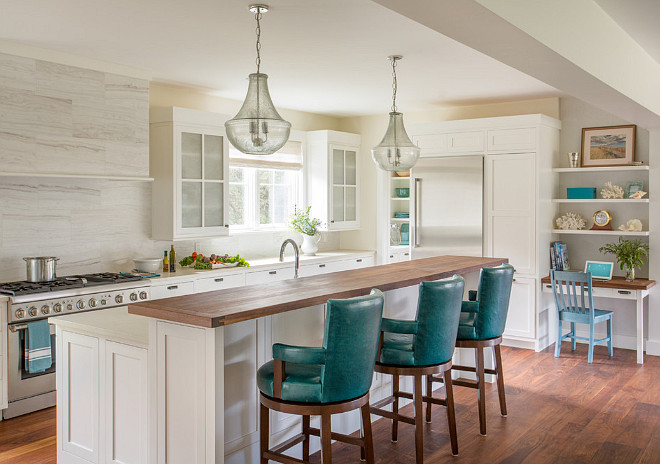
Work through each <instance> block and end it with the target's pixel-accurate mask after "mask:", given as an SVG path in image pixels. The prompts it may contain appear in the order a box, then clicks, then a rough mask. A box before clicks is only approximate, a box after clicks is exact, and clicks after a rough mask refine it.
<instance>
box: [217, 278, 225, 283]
mask: <svg viewBox="0 0 660 464" xmlns="http://www.w3.org/2000/svg"><path fill="white" fill-rule="evenodd" d="M223 280H225V278H224V277H218V278H217V279H215V281H216V282H222V281H223Z"/></svg>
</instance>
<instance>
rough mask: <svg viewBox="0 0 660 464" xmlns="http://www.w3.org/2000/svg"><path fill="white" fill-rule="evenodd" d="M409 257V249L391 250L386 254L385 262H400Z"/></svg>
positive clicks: (407, 259)
mask: <svg viewBox="0 0 660 464" xmlns="http://www.w3.org/2000/svg"><path fill="white" fill-rule="evenodd" d="M410 259H411V258H410V251H393V252H390V254H389V255H388V256H387V263H401V262H403V261H410Z"/></svg>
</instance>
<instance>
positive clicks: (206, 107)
mask: <svg viewBox="0 0 660 464" xmlns="http://www.w3.org/2000/svg"><path fill="white" fill-rule="evenodd" d="M246 90H247V88H246ZM242 104H243V102H242V101H236V100H229V99H227V98H221V97H217V96H215V95H212V94H210V93H208V92H205V91H203V90H201V89H192V88H189V87H181V86H175V85H169V84H161V83H158V82H152V83H151V86H150V88H149V107H168V106H179V107H182V108H191V109H194V110H201V111H212V112H215V113H221V114H226V115H229V116H230V117H233V116H234V115H235V114H236V113H238V110H239V109H240V108H241V105H242ZM277 111H278V112H279V113H280V115H281V116H282V117H283V118H284V119H286V120H287V121H289V122H290V123H291V127H292V128H293V129H298V130H304V131H308V130H322V129H331V130H339V126H340V118H336V117H333V116H325V115H321V114H314V113H305V112H302V111H293V110H286V109H280V108H278V109H277Z"/></svg>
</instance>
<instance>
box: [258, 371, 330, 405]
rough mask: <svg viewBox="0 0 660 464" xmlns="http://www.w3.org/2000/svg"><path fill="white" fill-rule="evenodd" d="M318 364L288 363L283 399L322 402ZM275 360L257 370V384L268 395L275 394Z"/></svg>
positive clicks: (272, 395) (283, 386) (283, 384)
mask: <svg viewBox="0 0 660 464" xmlns="http://www.w3.org/2000/svg"><path fill="white" fill-rule="evenodd" d="M322 368H323V367H322V366H320V365H318V364H296V363H287V365H286V379H284V381H283V382H282V400H284V401H297V402H301V403H320V402H321V371H322ZM274 379H275V362H274V361H269V362H267V363H266V364H264V365H263V366H261V367H260V368H259V370H258V371H257V386H258V387H259V390H260V391H261V392H262V393H263V394H264V395H266V396H270V397H271V398H272V397H274V396H275V394H274V392H273V382H274Z"/></svg>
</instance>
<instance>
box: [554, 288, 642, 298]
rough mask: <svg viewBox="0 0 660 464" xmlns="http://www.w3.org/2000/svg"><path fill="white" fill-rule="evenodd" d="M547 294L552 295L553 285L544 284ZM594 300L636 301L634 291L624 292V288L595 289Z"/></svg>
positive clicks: (593, 291)
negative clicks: (618, 299)
mask: <svg viewBox="0 0 660 464" xmlns="http://www.w3.org/2000/svg"><path fill="white" fill-rule="evenodd" d="M543 291H544V292H545V293H552V284H543ZM592 293H593V296H594V298H620V299H625V300H634V299H635V298H636V295H635V291H634V290H624V289H622V288H605V287H593V290H592Z"/></svg>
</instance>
